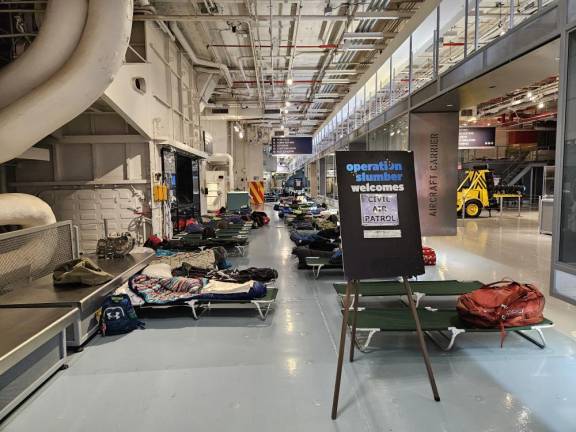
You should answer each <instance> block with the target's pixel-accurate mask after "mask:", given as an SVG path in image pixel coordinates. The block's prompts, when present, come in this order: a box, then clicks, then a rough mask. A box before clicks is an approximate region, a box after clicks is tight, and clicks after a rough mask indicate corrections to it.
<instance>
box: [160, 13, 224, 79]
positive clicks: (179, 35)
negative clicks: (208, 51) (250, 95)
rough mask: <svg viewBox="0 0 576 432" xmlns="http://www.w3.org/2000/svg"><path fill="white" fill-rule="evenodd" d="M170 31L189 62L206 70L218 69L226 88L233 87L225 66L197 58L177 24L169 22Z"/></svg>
mask: <svg viewBox="0 0 576 432" xmlns="http://www.w3.org/2000/svg"><path fill="white" fill-rule="evenodd" d="M170 30H172V33H174V36H175V37H176V39H177V40H178V42H180V45H182V48H184V51H186V53H187V54H188V56H189V57H190V60H191V61H192V63H194V64H196V65H200V66H206V67H208V68H214V69H219V70H220V72H221V73H222V75H223V76H224V78H225V79H226V82H227V83H228V87H234V80H233V79H232V75H231V74H230V70H228V66H226V65H225V64H222V63H214V62H211V61H208V60H203V59H201V58H198V56H197V55H196V53H195V52H194V50H193V49H192V46H191V45H190V44H189V43H188V40H187V39H186V37H185V36H184V34H183V33H182V31H181V30H180V28H179V27H178V24H177V23H175V22H171V23H170Z"/></svg>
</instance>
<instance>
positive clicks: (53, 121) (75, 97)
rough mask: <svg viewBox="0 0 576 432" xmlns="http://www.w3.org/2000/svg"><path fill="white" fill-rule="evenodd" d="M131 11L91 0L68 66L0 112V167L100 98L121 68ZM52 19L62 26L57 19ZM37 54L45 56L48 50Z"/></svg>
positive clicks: (116, 2)
mask: <svg viewBox="0 0 576 432" xmlns="http://www.w3.org/2000/svg"><path fill="white" fill-rule="evenodd" d="M70 1H78V0H70ZM132 11H133V8H132V0H91V1H90V3H89V6H88V16H87V20H86V26H85V28H84V32H83V34H82V37H81V39H80V42H79V44H78V46H77V48H76V50H75V51H74V52H73V54H72V56H71V57H70V59H69V60H68V62H66V64H65V65H64V66H63V67H62V68H61V69H60V70H59V71H58V72H56V73H55V74H54V75H53V76H52V77H51V78H50V79H48V81H46V82H44V83H43V84H41V85H39V86H38V87H36V88H35V89H34V90H32V91H31V92H29V93H28V94H26V95H25V96H23V97H21V98H20V99H18V100H17V101H16V102H14V103H13V104H11V105H9V106H7V107H5V108H4V109H2V110H1V111H0V146H1V147H0V149H1V150H0V163H3V162H6V161H9V160H11V159H14V158H16V157H18V156H20V155H21V154H22V153H24V152H25V151H26V150H28V149H29V148H30V147H32V146H33V145H34V144H36V143H37V142H38V141H40V140H41V139H42V138H44V137H46V136H47V135H49V134H50V133H52V132H54V131H55V130H56V129H58V128H60V127H62V126H63V125H65V124H66V123H67V122H69V121H70V120H71V119H73V118H74V117H76V116H78V115H79V114H81V113H82V112H83V111H85V110H86V109H87V108H88V107H90V105H92V104H93V103H94V102H95V101H96V100H97V99H98V98H99V97H100V96H101V95H102V93H103V92H104V91H105V90H106V88H107V87H108V86H109V85H110V83H111V82H112V80H113V78H114V76H115V74H116V73H117V72H118V70H119V69H120V67H121V66H122V62H123V60H124V54H125V52H126V48H127V47H128V41H129V40H130V31H131V27H132ZM53 19H57V20H58V25H62V21H61V20H60V19H58V17H56V18H53ZM48 24H49V23H48V22H46V23H45V25H48ZM58 49H60V46H59V44H54V46H53V47H52V50H51V51H53V50H58ZM42 54H43V55H42V58H45V57H48V56H49V55H51V52H49V53H42ZM30 125H34V127H30Z"/></svg>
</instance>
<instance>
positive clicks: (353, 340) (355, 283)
mask: <svg viewBox="0 0 576 432" xmlns="http://www.w3.org/2000/svg"><path fill="white" fill-rule="evenodd" d="M352 284H353V286H352V288H354V316H353V317H352V335H351V338H350V361H351V362H353V361H354V346H355V345H356V322H357V321H358V303H359V298H358V297H359V295H360V288H359V287H360V282H358V281H352Z"/></svg>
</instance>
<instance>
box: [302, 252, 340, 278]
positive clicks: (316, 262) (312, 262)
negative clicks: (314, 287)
mask: <svg viewBox="0 0 576 432" xmlns="http://www.w3.org/2000/svg"><path fill="white" fill-rule="evenodd" d="M306 265H307V266H309V267H312V274H313V275H314V279H318V277H319V276H320V270H322V269H323V268H326V269H343V267H342V264H332V263H330V258H325V257H307V258H306Z"/></svg>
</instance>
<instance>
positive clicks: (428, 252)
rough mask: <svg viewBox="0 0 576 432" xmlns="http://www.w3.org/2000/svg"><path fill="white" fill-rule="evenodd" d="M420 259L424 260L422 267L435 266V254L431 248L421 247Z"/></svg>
mask: <svg viewBox="0 0 576 432" xmlns="http://www.w3.org/2000/svg"><path fill="white" fill-rule="evenodd" d="M422 257H423V258H424V265H427V266H433V265H436V252H435V251H434V249H432V248H431V247H426V246H422Z"/></svg>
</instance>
